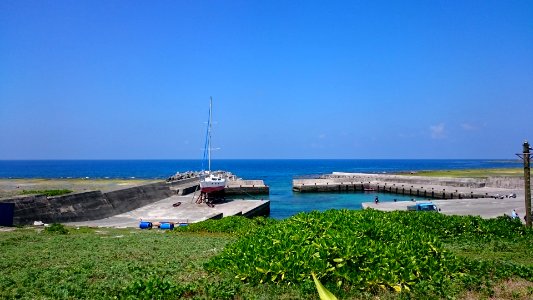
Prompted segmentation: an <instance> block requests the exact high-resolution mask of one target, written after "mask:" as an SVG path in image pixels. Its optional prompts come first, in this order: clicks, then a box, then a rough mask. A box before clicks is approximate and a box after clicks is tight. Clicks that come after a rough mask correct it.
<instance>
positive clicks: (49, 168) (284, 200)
mask: <svg viewBox="0 0 533 300" xmlns="http://www.w3.org/2000/svg"><path fill="white" fill-rule="evenodd" d="M520 166H521V165H520V163H519V162H518V161H515V160H503V159H502V160H395V159H389V160H374V159H367V160H361V159H342V160H318V159H317V160H303V159H302V160H282V159H276V160H256V159H254V160H213V161H212V169H214V170H227V171H230V172H232V173H233V174H235V175H237V176H239V177H242V178H243V179H260V180H264V181H265V183H266V184H267V185H269V186H270V195H269V196H268V199H269V200H271V217H273V218H286V217H289V216H291V215H294V214H296V213H298V212H302V211H312V210H326V209H330V208H349V209H360V208H361V203H362V202H368V201H373V199H374V197H375V196H376V195H377V196H379V198H380V200H381V201H393V199H394V198H396V199H398V200H407V199H408V197H402V196H401V195H391V194H381V193H380V194H378V193H320V194H300V193H293V192H292V179H293V178H294V177H299V176H306V175H315V174H326V173H331V172H335V171H338V172H366V173H383V172H386V173H390V172H398V171H417V170H443V169H480V168H507V167H520ZM201 169H202V161H201V160H11V161H6V160H4V161H2V160H0V178H85V177H89V178H146V179H154V178H160V179H165V178H167V177H169V176H171V175H173V174H175V173H176V172H184V171H194V170H201ZM247 198H251V197H247ZM256 198H257V196H256ZM259 198H260V197H259ZM263 198H265V199H266V198H267V197H263Z"/></svg>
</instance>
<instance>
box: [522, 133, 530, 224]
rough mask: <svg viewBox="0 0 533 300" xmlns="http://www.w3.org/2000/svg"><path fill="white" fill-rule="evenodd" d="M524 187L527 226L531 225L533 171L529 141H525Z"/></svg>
mask: <svg viewBox="0 0 533 300" xmlns="http://www.w3.org/2000/svg"><path fill="white" fill-rule="evenodd" d="M523 146H524V151H523V154H524V158H523V159H524V188H525V192H526V194H525V199H524V201H525V202H526V226H527V227H531V177H530V176H531V173H530V168H529V158H530V153H529V150H530V147H529V143H528V142H527V141H525V142H524V145H523Z"/></svg>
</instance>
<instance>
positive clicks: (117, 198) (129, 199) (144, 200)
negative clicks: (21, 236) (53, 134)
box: [2, 178, 198, 225]
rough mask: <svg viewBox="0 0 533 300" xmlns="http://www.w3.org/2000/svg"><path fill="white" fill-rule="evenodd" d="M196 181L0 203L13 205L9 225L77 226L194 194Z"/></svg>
mask: <svg viewBox="0 0 533 300" xmlns="http://www.w3.org/2000/svg"><path fill="white" fill-rule="evenodd" d="M197 186H198V179H197V178H190V179H184V180H179V181H174V182H163V181H162V182H156V183H151V184H146V185H140V186H135V187H131V188H126V189H121V190H115V191H110V192H105V193H104V192H101V191H88V192H81V193H75V194H69V195H63V196H55V197H47V196H45V195H30V196H18V197H12V198H5V199H2V202H8V203H14V205H15V208H14V214H13V224H14V225H27V224H32V223H33V222H34V221H42V222H44V223H51V222H79V221H89V220H96V219H103V218H107V217H110V216H114V215H117V214H121V213H124V212H127V211H131V210H133V209H137V208H139V207H142V206H145V205H148V204H151V203H153V202H156V201H159V200H162V199H165V198H168V197H170V196H172V195H176V194H180V195H184V194H188V193H192V192H194V191H195V190H196V188H197Z"/></svg>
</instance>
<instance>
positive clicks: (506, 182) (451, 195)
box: [293, 172, 524, 199]
mask: <svg viewBox="0 0 533 300" xmlns="http://www.w3.org/2000/svg"><path fill="white" fill-rule="evenodd" d="M523 186H524V185H523V179H522V178H520V177H492V178H490V177H489V178H449V177H422V176H407V175H388V174H365V173H342V172H333V173H332V174H329V175H322V176H320V177H319V178H305V179H294V180H293V191H295V192H301V193H313V192H350V191H376V192H385V193H394V194H402V195H411V196H416V197H424V198H438V199H466V198H491V197H499V196H500V194H501V193H502V191H500V189H506V191H505V192H509V193H510V192H513V191H514V190H517V191H518V190H520V189H523Z"/></svg>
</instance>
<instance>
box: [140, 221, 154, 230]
mask: <svg viewBox="0 0 533 300" xmlns="http://www.w3.org/2000/svg"><path fill="white" fill-rule="evenodd" d="M139 228H141V229H152V222H142V221H141V223H140V224H139Z"/></svg>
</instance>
